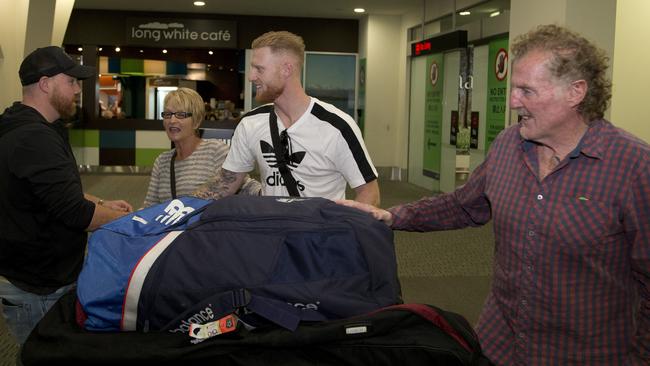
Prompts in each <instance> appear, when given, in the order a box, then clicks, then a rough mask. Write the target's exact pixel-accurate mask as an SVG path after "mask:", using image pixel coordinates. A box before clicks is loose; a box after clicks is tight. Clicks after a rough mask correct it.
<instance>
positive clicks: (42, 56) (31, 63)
mask: <svg viewBox="0 0 650 366" xmlns="http://www.w3.org/2000/svg"><path fill="white" fill-rule="evenodd" d="M61 73H63V74H66V75H70V76H74V77H75V78H77V79H79V80H83V79H88V78H89V77H91V76H93V75H95V68H94V67H92V66H83V65H79V64H77V63H76V62H75V61H74V60H73V59H72V58H71V57H70V56H68V54H67V53H65V51H64V50H63V48H61V47H57V46H48V47H42V48H37V49H36V50H35V51H34V52H32V53H30V54H29V55H27V57H25V59H24V60H23V62H22V63H21V64H20V70H19V71H18V74H19V75H20V83H21V84H23V86H24V85H29V84H33V83H35V82H37V81H39V80H40V79H41V77H43V76H54V75H57V74H61Z"/></svg>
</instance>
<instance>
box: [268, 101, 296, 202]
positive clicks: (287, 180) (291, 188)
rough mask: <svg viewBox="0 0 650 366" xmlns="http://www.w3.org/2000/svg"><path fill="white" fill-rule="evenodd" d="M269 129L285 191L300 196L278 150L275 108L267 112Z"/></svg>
mask: <svg viewBox="0 0 650 366" xmlns="http://www.w3.org/2000/svg"><path fill="white" fill-rule="evenodd" d="M269 129H270V130H271V142H273V152H274V153H275V160H276V161H277V163H278V169H279V170H280V174H282V180H284V185H285V186H286V187H287V191H288V192H289V195H290V196H291V197H300V192H298V187H297V184H296V180H295V179H294V178H293V175H291V171H290V170H289V167H288V166H287V162H286V160H285V159H284V154H282V153H281V152H280V150H281V146H280V133H279V131H278V117H277V116H276V115H275V109H273V108H271V112H270V113H269Z"/></svg>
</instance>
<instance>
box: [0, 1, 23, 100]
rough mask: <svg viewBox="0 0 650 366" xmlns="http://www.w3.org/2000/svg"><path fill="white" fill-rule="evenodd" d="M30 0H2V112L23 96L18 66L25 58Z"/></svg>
mask: <svg viewBox="0 0 650 366" xmlns="http://www.w3.org/2000/svg"><path fill="white" fill-rule="evenodd" d="M28 8H29V0H0V9H2V11H1V12H0V51H1V53H2V56H1V57H0V80H1V81H2V87H0V112H2V111H3V110H4V108H6V107H8V106H9V105H10V104H11V103H12V102H14V101H17V100H20V99H21V97H22V87H21V85H20V79H19V78H18V68H19V67H20V63H21V61H22V59H23V52H24V45H25V33H26V28H27V11H28Z"/></svg>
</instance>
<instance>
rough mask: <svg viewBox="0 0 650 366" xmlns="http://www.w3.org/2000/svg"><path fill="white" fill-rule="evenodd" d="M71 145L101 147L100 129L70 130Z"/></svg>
mask: <svg viewBox="0 0 650 366" xmlns="http://www.w3.org/2000/svg"><path fill="white" fill-rule="evenodd" d="M68 136H69V137H70V146H74V147H99V130H79V129H70V130H68Z"/></svg>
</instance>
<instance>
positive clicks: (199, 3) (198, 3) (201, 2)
mask: <svg viewBox="0 0 650 366" xmlns="http://www.w3.org/2000/svg"><path fill="white" fill-rule="evenodd" d="M204 5H205V1H195V2H194V6H204Z"/></svg>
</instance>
